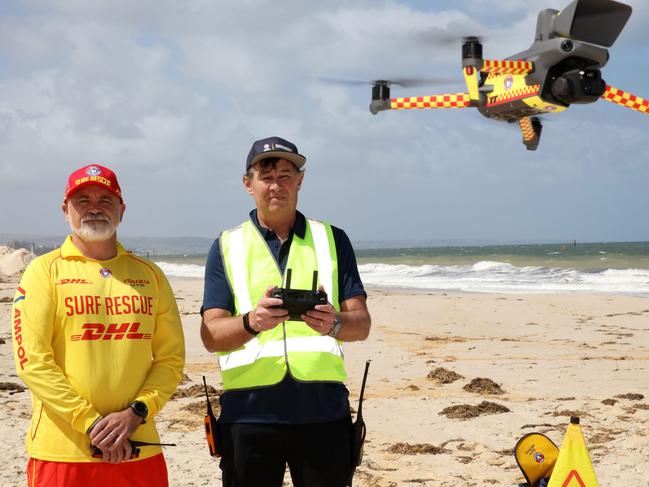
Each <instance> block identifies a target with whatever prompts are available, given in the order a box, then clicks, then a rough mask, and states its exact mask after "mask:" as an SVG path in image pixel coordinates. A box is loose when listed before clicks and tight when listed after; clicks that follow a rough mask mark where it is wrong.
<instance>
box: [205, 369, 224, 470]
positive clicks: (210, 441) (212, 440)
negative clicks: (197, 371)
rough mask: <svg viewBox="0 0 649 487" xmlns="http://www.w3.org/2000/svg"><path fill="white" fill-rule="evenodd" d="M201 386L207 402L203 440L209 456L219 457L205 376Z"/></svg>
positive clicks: (216, 425) (215, 423) (215, 428)
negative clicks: (205, 442)
mask: <svg viewBox="0 0 649 487" xmlns="http://www.w3.org/2000/svg"><path fill="white" fill-rule="evenodd" d="M203 386H205V400H206V401H207V414H206V415H205V418H204V419H203V422H204V423H205V439H206V440H207V447H208V448H209V449H210V455H212V456H213V457H220V456H221V445H220V443H219V438H218V431H219V430H218V428H219V426H218V424H217V422H216V417H215V416H214V413H213V412H212V404H211V403H210V396H209V395H208V393H207V382H205V376H203Z"/></svg>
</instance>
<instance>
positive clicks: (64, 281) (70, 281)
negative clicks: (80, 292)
mask: <svg viewBox="0 0 649 487" xmlns="http://www.w3.org/2000/svg"><path fill="white" fill-rule="evenodd" d="M64 284H92V282H90V281H88V280H86V279H61V280H60V281H59V282H57V283H56V285H57V286H63V285H64Z"/></svg>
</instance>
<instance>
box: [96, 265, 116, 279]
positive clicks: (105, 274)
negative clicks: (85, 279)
mask: <svg viewBox="0 0 649 487" xmlns="http://www.w3.org/2000/svg"><path fill="white" fill-rule="evenodd" d="M99 273H100V274H101V277H103V278H106V279H107V278H109V277H110V276H112V275H113V273H112V272H111V271H110V269H108V268H106V267H103V268H102V269H101V270H100V271H99Z"/></svg>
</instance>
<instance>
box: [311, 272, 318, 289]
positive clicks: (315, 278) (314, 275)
mask: <svg viewBox="0 0 649 487" xmlns="http://www.w3.org/2000/svg"><path fill="white" fill-rule="evenodd" d="M312 288H313V291H314V292H315V291H317V290H318V271H313V286H312Z"/></svg>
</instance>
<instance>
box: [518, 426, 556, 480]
mask: <svg viewBox="0 0 649 487" xmlns="http://www.w3.org/2000/svg"><path fill="white" fill-rule="evenodd" d="M558 456H559V448H558V447H557V445H555V444H554V443H553V442H552V440H551V439H550V438H548V437H547V436H545V435H542V434H541V433H528V434H526V435H525V436H523V437H522V438H521V439H520V440H518V442H517V443H516V446H515V447H514V458H516V463H517V464H518V467H519V468H520V469H521V471H522V472H523V475H524V476H525V480H527V483H526V484H519V487H546V486H547V483H548V481H549V479H550V475H551V474H552V470H553V469H554V464H555V463H556V462H557V457H558Z"/></svg>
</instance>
